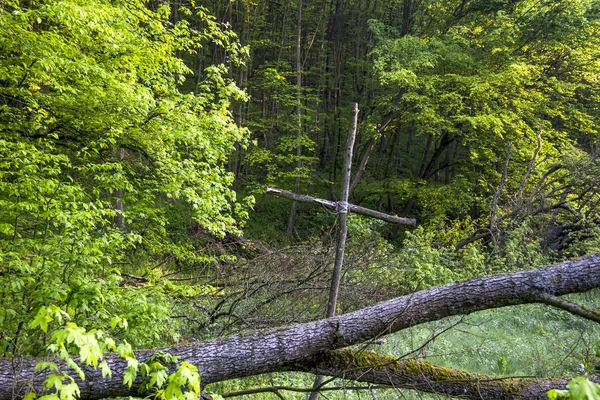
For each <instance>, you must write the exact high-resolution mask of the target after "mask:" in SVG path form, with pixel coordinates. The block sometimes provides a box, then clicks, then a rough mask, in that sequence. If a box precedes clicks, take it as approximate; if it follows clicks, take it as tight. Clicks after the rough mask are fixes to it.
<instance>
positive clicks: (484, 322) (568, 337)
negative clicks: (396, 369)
mask: <svg viewBox="0 0 600 400" xmlns="http://www.w3.org/2000/svg"><path fill="white" fill-rule="evenodd" d="M570 299H571V300H572V301H576V302H578V303H581V304H585V305H586V306H587V307H590V308H595V309H599V308H600V292H599V291H592V292H589V293H585V294H580V295H572V296H570ZM424 343H426V345H424ZM599 346H600V324H596V323H594V322H591V321H587V320H584V319H582V318H579V317H576V316H572V315H570V314H568V313H567V312H565V311H562V310H557V309H554V308H552V307H549V306H545V305H537V304H530V305H523V306H514V307H506V308H501V309H496V310H487V311H482V312H478V313H474V314H472V315H469V316H464V317H453V318H448V319H446V320H444V321H438V322H434V323H427V324H423V325H419V326H416V327H413V328H411V329H407V330H404V331H402V332H399V333H397V334H394V335H391V336H388V341H387V343H385V344H384V345H381V346H379V349H378V351H380V352H382V353H387V354H391V355H394V356H398V357H402V356H407V357H412V358H420V359H426V360H428V361H430V362H432V363H436V364H439V365H443V366H448V367H453V368H459V369H465V370H469V371H473V372H478V373H484V374H490V375H494V376H535V377H551V376H563V375H583V374H584V373H586V372H587V371H589V369H590V368H591V367H593V366H594V364H595V363H596V362H597V361H598V357H597V356H596V351H597V350H598V349H599ZM376 350H377V349H376ZM311 384H312V376H310V375H306V374H284V373H281V374H269V375H264V376H259V377H253V378H247V379H240V380H233V381H229V382H224V383H220V384H215V385H211V386H210V387H209V388H208V391H209V392H211V393H225V392H232V391H236V390H243V389H247V388H253V387H261V386H262V387H266V386H273V385H284V386H294V387H304V388H306V387H310V386H311ZM332 384H334V385H343V384H344V383H343V382H342V381H341V380H336V381H334V382H332ZM346 384H347V385H349V386H350V385H352V383H348V382H346ZM282 395H283V396H284V397H285V398H286V399H304V398H305V397H306V396H305V395H303V394H298V393H292V392H282ZM237 398H238V399H252V400H256V399H279V397H277V396H276V395H274V394H270V393H262V394H257V395H252V396H240V397H237ZM321 398H322V399H325V400H327V399H332V400H333V399H335V400H338V399H348V400H354V399H356V400H358V399H365V400H366V399H369V400H371V399H374V397H373V395H372V393H371V392H370V391H353V390H351V389H348V390H346V391H340V392H328V393H326V394H325V395H323V396H321ZM376 398H377V400H392V399H399V398H404V399H438V398H440V396H435V395H424V394H420V393H415V392H412V391H409V390H402V391H400V390H378V391H376Z"/></svg>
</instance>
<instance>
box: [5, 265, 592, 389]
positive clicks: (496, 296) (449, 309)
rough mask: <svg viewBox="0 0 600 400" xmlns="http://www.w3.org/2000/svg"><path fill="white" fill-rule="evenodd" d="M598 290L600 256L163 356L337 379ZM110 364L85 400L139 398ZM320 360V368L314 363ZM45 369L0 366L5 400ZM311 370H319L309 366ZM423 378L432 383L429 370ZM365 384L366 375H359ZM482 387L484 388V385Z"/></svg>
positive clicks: (94, 376) (119, 367) (9, 362)
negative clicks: (353, 363) (424, 333)
mask: <svg viewBox="0 0 600 400" xmlns="http://www.w3.org/2000/svg"><path fill="white" fill-rule="evenodd" d="M598 287H600V254H599V255H592V256H588V257H585V258H581V259H578V260H574V261H567V262H563V263H560V264H556V265H554V266H551V267H547V268H539V269H532V270H527V271H521V272H515V273H509V274H502V275H495V276H488V277H483V278H475V279H470V280H467V281H464V282H457V283H451V284H448V285H444V286H439V287H435V288H432V289H428V290H423V291H420V292H416V293H413V294H410V295H407V296H403V297H398V298H396V299H392V300H389V301H386V302H383V303H379V304H376V305H374V306H371V307H367V308H364V309H361V310H358V311H355V312H351V313H348V314H344V315H340V316H337V317H333V318H329V319H325V320H320V321H314V322H310V323H306V324H301V325H294V326H290V327H282V328H276V329H270V330H266V331H258V332H250V333H246V334H241V335H234V336H229V337H226V338H219V339H214V340H210V341H205V342H197V343H190V344H184V345H177V346H172V347H167V348H163V349H161V350H162V351H167V352H169V353H171V354H174V355H178V356H180V357H181V358H182V359H183V360H187V361H188V362H191V363H193V364H194V365H196V366H197V367H198V370H199V372H200V375H201V376H202V382H203V384H209V383H212V382H218V381H223V380H227V379H232V378H239V377H245V376H251V375H257V374H260V373H266V372H275V371H291V370H307V369H308V368H312V369H311V370H310V371H311V372H316V373H324V374H330V373H336V374H338V372H340V371H338V370H337V369H336V368H335V365H337V364H335V363H334V361H333V360H334V359H332V358H330V359H329V361H328V358H327V352H331V351H333V350H338V349H341V348H344V347H347V346H350V345H353V344H358V343H362V342H365V341H367V340H369V339H372V338H375V337H380V336H382V335H385V334H389V333H393V332H397V331H400V330H402V329H406V328H408V327H411V326H414V325H417V324H421V323H424V322H428V321H434V320H439V319H441V318H444V317H448V316H451V315H459V314H469V313H472V312H475V311H479V310H484V309H490V308H498V307H505V306H510V305H516V304H524V303H535V302H541V299H543V298H547V296H561V295H564V294H568V293H577V292H585V291H588V290H591V289H594V288H598ZM155 351H156V349H153V350H142V351H138V352H136V356H137V357H138V359H139V360H140V361H144V360H147V359H148V358H149V357H150V356H151V355H152V354H153V353H154V352H155ZM324 354H325V356H323V355H324ZM106 360H107V362H108V364H109V366H110V367H111V369H112V371H113V375H112V378H106V379H103V378H102V375H101V372H100V371H98V370H92V369H86V381H85V382H79V384H80V389H81V398H82V399H99V398H104V397H116V396H128V395H136V394H137V390H138V388H139V385H140V383H141V380H140V379H138V380H137V381H136V382H134V385H133V386H132V387H131V388H128V387H127V386H124V385H122V374H123V371H124V370H125V368H126V366H127V363H126V362H125V361H124V360H122V359H119V358H118V357H116V356H115V355H113V354H110V355H107V356H106ZM315 360H319V362H318V363H315V362H314V361H315ZM38 361H40V359H34V358H21V359H17V358H13V359H8V358H4V359H0V400H7V399H14V398H22V397H23V396H24V395H25V394H27V392H29V390H30V388H31V387H34V388H36V390H38V392H41V384H42V381H43V379H44V376H43V375H42V374H41V373H40V372H34V367H35V364H36V363H37V362H38ZM310 364H312V365H313V367H309V366H307V365H310ZM336 371H337V372H336ZM396 372H397V373H398V374H399V375H398V376H399V377H398V378H397V379H398V382H400V380H401V379H404V378H402V377H403V376H405V375H406V374H405V373H404V372H403V370H400V369H397V370H396ZM419 373H420V374H422V375H426V376H427V375H428V372H427V370H423V371H419ZM433 374H434V375H429V376H427V378H428V379H433V380H435V378H436V376H437V375H435V372H434V373H433ZM340 375H341V376H343V377H346V378H349V379H358V376H357V375H352V370H350V371H346V370H344V371H343V373H340ZM360 376H367V375H365V374H360ZM378 376H381V377H382V378H381V379H384V378H385V377H386V376H387V374H386V373H385V372H384V373H382V374H381V375H378ZM471 376H473V375H469V376H467V377H466V381H465V382H462V385H463V386H462V388H461V389H460V390H463V391H464V390H465V389H468V388H469V387H470V386H469V385H471V386H472V382H471V381H472V379H471V378H470V377H471ZM373 379H375V378H373ZM377 379H380V378H377ZM385 379H390V378H389V377H388V378H385ZM406 379H408V378H406ZM394 382H395V381H393V382H390V383H394ZM457 385H459V383H457ZM476 386H477V387H481V385H479V386H478V385H476ZM444 387H445V386H444V385H440V387H439V388H438V387H435V390H436V391H437V392H440V393H445V392H444V391H445V390H446V389H444ZM545 387H546V386H544V388H545ZM448 390H450V389H448ZM452 390H455V389H452ZM456 390H458V389H456ZM543 390H545V389H543ZM538 392H539V391H538ZM447 393H448V394H451V395H456V394H457V393H459V392H456V391H447ZM511 393H512V392H511ZM511 393H506V392H505V394H504V395H503V396H504V397H502V396H500V395H498V396H497V397H489V398H515V396H514V393H512V394H511ZM530 397H531V396H530Z"/></svg>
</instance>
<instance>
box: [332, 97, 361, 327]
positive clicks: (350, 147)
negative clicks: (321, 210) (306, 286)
mask: <svg viewBox="0 0 600 400" xmlns="http://www.w3.org/2000/svg"><path fill="white" fill-rule="evenodd" d="M357 124H358V103H352V125H351V127H350V135H349V136H348V143H347V144H346V162H345V164H344V183H343V185H342V199H341V201H339V202H338V210H337V211H338V213H339V214H340V230H339V234H338V240H337V250H336V253H335V264H334V267H333V275H332V277H331V289H330V291H329V303H328V304H327V318H330V317H333V316H335V308H336V305H337V298H338V292H339V289H340V281H341V278H342V264H343V263H344V250H345V249H346V237H347V236H348V227H347V225H346V221H347V218H348V196H349V193H350V172H351V169H352V153H353V151H354V140H355V138H356V126H357Z"/></svg>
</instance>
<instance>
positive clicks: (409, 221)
mask: <svg viewBox="0 0 600 400" xmlns="http://www.w3.org/2000/svg"><path fill="white" fill-rule="evenodd" d="M266 192H267V193H271V194H274V195H275V196H279V197H285V198H287V199H292V200H296V201H302V202H305V203H314V204H320V205H322V206H324V207H327V208H330V209H332V210H336V209H337V208H338V205H339V202H337V201H329V200H324V199H319V198H316V197H311V196H305V195H301V194H295V193H292V192H287V191H285V190H281V189H274V188H269V187H268V188H267V190H266ZM348 211H350V212H353V213H356V214H362V215H367V216H369V217H373V218H377V219H381V220H383V221H386V222H391V223H392V224H403V225H415V224H416V223H417V221H416V220H415V219H414V218H402V217H396V216H395V215H389V214H385V213H382V212H379V211H375V210H371V209H369V208H365V207H360V206H356V205H354V204H348Z"/></svg>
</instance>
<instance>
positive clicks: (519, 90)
mask: <svg viewBox="0 0 600 400" xmlns="http://www.w3.org/2000/svg"><path fill="white" fill-rule="evenodd" d="M0 33H1V34H0V357H20V356H43V355H47V354H49V353H54V354H56V355H58V356H60V357H61V358H63V359H64V360H65V361H66V362H71V361H69V360H71V358H70V357H71V355H73V354H78V355H80V356H81V357H82V360H84V361H85V362H87V363H89V364H91V365H94V366H98V365H100V366H101V364H100V363H101V359H102V353H103V352H106V351H116V352H118V353H119V355H121V356H122V357H125V358H126V359H128V361H130V362H131V370H130V371H129V375H127V376H126V380H131V379H133V376H134V375H135V373H137V372H138V371H139V373H141V374H144V376H148V377H149V378H148V382H149V384H150V385H151V386H152V385H155V386H156V388H157V389H156V390H157V394H158V396H159V397H161V396H162V397H163V398H172V397H183V396H187V395H188V394H191V393H194V394H197V393H196V392H198V391H199V390H200V389H199V386H198V384H197V380H198V377H197V371H195V369H194V367H193V366H191V365H189V364H186V363H185V362H184V360H173V359H170V358H169V356H168V355H164V357H163V358H161V359H158V358H157V359H156V360H152V362H150V363H147V364H144V365H142V366H138V365H137V362H136V361H135V359H134V358H133V353H132V349H135V348H141V347H156V346H161V345H165V344H172V343H176V342H180V341H184V342H185V341H191V340H195V339H198V338H200V339H204V338H210V337H213V336H216V335H222V334H225V333H230V332H234V331H240V330H247V329H256V328H263V327H270V326H274V325H279V324H283V323H294V322H302V321H307V320H311V319H315V318H319V317H321V316H322V314H323V310H324V304H326V302H327V299H326V294H327V286H328V280H329V273H330V272H329V269H330V265H331V263H332V259H333V239H334V236H335V235H334V231H335V227H336V225H335V224H336V223H335V220H336V215H335V214H332V213H327V212H325V211H323V210H321V209H319V208H311V207H312V206H308V205H307V206H304V207H300V208H299V209H298V210H299V211H296V208H292V217H290V215H289V214H290V204H288V202H287V200H283V199H276V198H271V197H267V196H265V195H263V192H264V188H265V186H266V185H274V186H278V187H281V188H282V189H288V190H292V189H295V190H296V191H298V192H302V193H308V192H309V193H312V194H314V195H318V196H320V197H324V198H329V199H332V200H335V199H337V195H338V193H337V192H338V187H339V185H340V181H341V171H342V163H343V158H344V154H343V151H344V150H343V148H344V146H343V144H344V143H345V141H346V136H347V132H348V129H349V119H350V118H349V117H350V104H351V102H354V101H356V102H358V103H359V104H360V110H361V112H360V118H359V121H360V126H359V134H358V139H357V144H356V146H355V149H356V150H355V154H356V156H355V158H354V163H353V171H354V176H355V179H354V182H353V184H352V194H351V202H353V203H355V204H360V205H363V206H365V207H370V208H373V209H378V210H381V211H385V212H389V213H394V214H398V215H401V216H407V217H415V218H417V221H418V227H417V228H401V227H399V226H395V227H391V226H387V225H386V224H384V223H381V222H374V221H370V220H367V219H365V218H362V217H357V216H352V217H351V219H350V222H349V228H350V236H349V242H348V250H347V259H346V265H345V275H344V283H343V285H342V296H341V300H340V309H341V310H342V311H350V310H354V309H357V308H359V307H363V306H365V305H368V304H372V303H373V302H375V301H379V300H384V299H387V298H390V297H392V296H395V295H401V294H406V293H410V292H411V291H414V290H419V289H424V288H428V287H432V286H435V285H440V284H443V283H448V282H453V281H457V280H462V279H466V278H469V277H472V276H476V275H482V274H487V273H496V272H500V271H508V270H517V269H521V268H530V267H535V266H541V265H544V264H547V263H550V262H553V261H555V260H560V259H564V258H567V257H573V256H578V255H584V254H590V253H593V252H597V251H600V231H599V229H598V224H599V223H600V218H599V216H598V212H599V208H600V200H599V199H600V196H598V194H599V192H600V187H599V185H600V183H599V181H598V176H599V174H600V165H599V164H598V160H599V158H598V155H599V154H600V153H599V151H600V149H599V147H598V131H599V129H600V126H599V121H600V109H599V107H598V104H600V2H599V1H598V0H577V1H572V0H559V1H556V0H494V1H486V0H443V1H429V0H402V1H400V0H392V1H385V2H379V1H373V0H327V1H316V0H295V1H283V2H277V1H266V0H264V1H263V0H232V1H209V0H206V1H202V2H194V1H192V0H190V1H183V2H170V1H162V0H161V1H141V0H127V1H125V0H110V1H109V0H93V1H90V0H87V1H83V0H60V1H56V0H32V1H18V0H0ZM236 192H237V193H241V194H243V195H242V196H239V194H238V195H236ZM250 195H254V196H255V197H256V198H257V199H258V200H259V202H258V204H257V206H256V207H255V210H254V211H253V212H252V213H251V214H248V210H249V209H250V206H251V204H252V201H253V199H252V197H251V196H250ZM244 196H248V197H244ZM242 197H244V198H242ZM296 213H298V215H299V216H300V218H299V219H294V218H293V216H295V215H296ZM246 222H247V224H248V225H247V229H245V236H246V238H247V239H244V238H242V234H243V231H244V224H245V223H246ZM286 222H287V223H288V226H287V231H288V232H292V233H293V237H292V238H289V237H285V232H286V226H285V224H286ZM259 239H260V240H262V241H263V243H269V245H264V244H261V243H258V240H259ZM298 240H301V241H305V242H308V243H309V245H305V246H298V247H291V248H287V249H285V250H278V251H276V252H274V251H273V249H272V248H280V247H282V246H288V245H290V244H294V245H295V244H297V241H298ZM592 345H593V344H590V346H592ZM588 358H589V359H588V360H587V361H586V362H589V363H590V364H593V363H594V362H595V361H596V359H595V358H594V357H588ZM180 361H181V362H180ZM173 363H179V364H178V368H179V369H177V372H176V373H175V374H173V375H171V376H170V377H168V374H167V372H166V371H167V368H166V367H165V365H168V364H173ZM54 367H55V365H51V364H48V365H42V366H41V368H45V369H52V368H54ZM586 368H587V367H586ZM589 369H590V368H588V370H589ZM567 372H568V371H567ZM76 373H81V371H79V372H77V371H76ZM107 373H109V372H108V371H107ZM54 376H55V377H54V378H52V379H53V380H49V382H48V389H51V388H54V389H56V393H57V395H58V397H60V398H71V397H72V396H73V395H74V394H76V390H77V389H76V385H73V384H72V381H71V380H70V378H69V377H68V376H66V375H65V376H63V375H54ZM171 383H172V384H171ZM161 387H162V389H161ZM181 387H187V388H188V389H187V390H188V391H187V392H186V391H185V390H184V391H183V392H182V391H181ZM582 387H583V386H582ZM586 387H587V386H586ZM54 389H52V390H54ZM573 390H574V389H573V388H571V391H572V392H573ZM586 390H587V389H586ZM590 390H591V389H590ZM177 391H179V392H177ZM186 393H187V394H186ZM557 393H562V392H557Z"/></svg>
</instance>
